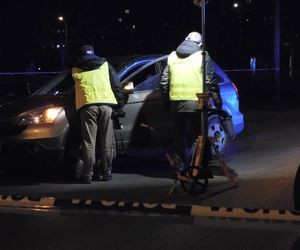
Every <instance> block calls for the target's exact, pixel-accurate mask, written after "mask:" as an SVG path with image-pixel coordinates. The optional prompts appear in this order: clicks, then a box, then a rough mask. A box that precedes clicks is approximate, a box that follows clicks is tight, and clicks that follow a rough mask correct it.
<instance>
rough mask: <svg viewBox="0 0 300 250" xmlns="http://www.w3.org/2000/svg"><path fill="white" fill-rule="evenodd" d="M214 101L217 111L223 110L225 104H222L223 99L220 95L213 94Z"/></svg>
mask: <svg viewBox="0 0 300 250" xmlns="http://www.w3.org/2000/svg"><path fill="white" fill-rule="evenodd" d="M212 99H213V102H214V105H215V107H216V109H219V110H221V109H222V106H223V103H222V98H221V95H220V93H213V94H212Z"/></svg>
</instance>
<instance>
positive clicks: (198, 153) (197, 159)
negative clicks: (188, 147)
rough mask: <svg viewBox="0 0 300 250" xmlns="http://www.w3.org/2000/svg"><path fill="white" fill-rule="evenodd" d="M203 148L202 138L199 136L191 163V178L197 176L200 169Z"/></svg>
mask: <svg viewBox="0 0 300 250" xmlns="http://www.w3.org/2000/svg"><path fill="white" fill-rule="evenodd" d="M204 146H205V140H204V136H202V135H199V136H198V139H197V146H196V150H195V152H194V154H193V157H192V163H191V166H194V168H193V171H192V176H194V177H195V176H197V175H198V174H199V169H200V165H201V162H202V156H203V152H204Z"/></svg>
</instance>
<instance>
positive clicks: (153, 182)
mask: <svg viewBox="0 0 300 250" xmlns="http://www.w3.org/2000/svg"><path fill="white" fill-rule="evenodd" d="M243 112H244V114H245V130H244V132H243V133H242V134H241V135H240V136H239V137H238V138H237V139H236V141H233V142H232V143H231V145H230V151H231V154H230V156H228V157H226V158H225V161H226V163H227V165H228V166H229V167H230V168H232V169H233V170H234V171H235V172H236V173H237V174H238V178H237V183H238V187H237V188H232V187H231V184H230V182H229V181H228V179H227V178H226V177H225V176H224V173H223V172H222V170H221V168H220V167H213V168H212V171H213V172H214V178H213V179H210V180H209V184H208V189H207V190H206V192H205V193H204V194H199V195H196V196H193V195H188V194H187V193H185V192H184V191H183V190H182V189H181V187H180V184H177V186H176V191H175V192H174V193H173V194H172V195H169V190H170V188H171V186H172V184H173V182H174V181H173V178H172V177H173V174H174V173H173V171H172V169H171V168H170V167H169V165H168V162H167V160H166V159H165V157H164V155H163V152H162V151H161V149H159V148H157V149H152V150H136V151H131V152H130V153H129V154H128V155H127V156H125V157H122V158H119V159H117V160H116V161H115V165H114V170H113V180H112V181H111V182H107V183H99V182H95V183H92V184H74V183H73V182H72V181H71V180H70V179H69V178H68V176H64V175H60V172H59V171H55V170H47V171H46V170H45V171H42V170H40V171H36V172H32V171H29V170H27V169H24V170H22V171H18V172H10V173H2V174H1V175H0V194H1V195H12V194H15V195H24V196H42V197H44V196H51V197H56V198H77V199H91V200H111V201H131V202H134V201H138V202H154V203H172V204H184V205H189V204H191V205H197V204H198V205H203V206H209V207H211V206H216V207H226V208H228V207H229V208H262V209H275V210H283V211H285V210H294V208H295V207H294V199H293V185H294V179H295V174H296V171H297V168H298V166H299V164H300V153H299V152H300V136H299V125H300V116H299V114H300V107H299V106H295V105H284V106H282V105H281V106H280V107H277V108H274V107H272V108H271V107H266V106H264V107H261V108H260V109H257V108H255V109H251V108H248V109H245V110H243ZM3 209H4V210H3ZM201 220H205V218H193V217H191V216H177V217H172V216H161V215H151V214H150V215H149V214H148V215H135V214H126V215H120V214H108V213H102V212H101V213H93V212H91V211H90V212H86V211H85V212H80V211H77V212H72V211H69V212H68V211H65V210H64V211H63V212H61V211H55V212H51V211H50V212H40V211H30V212H28V213H24V210H22V212H20V210H19V209H17V211H13V209H10V208H7V207H6V208H2V209H1V213H0V221H1V224H2V226H1V230H0V235H1V236H0V238H1V240H2V242H5V244H4V245H3V246H4V248H1V249H141V248H144V249H300V248H298V247H299V240H298V237H299V236H300V229H299V227H300V226H299V225H296V226H295V225H294V226H293V227H292V226H291V227H289V225H286V223H285V222H283V223H279V224H278V225H279V228H276V227H274V223H270V221H268V220H265V221H264V223H263V224H262V225H260V224H257V223H258V222H257V221H255V222H254V223H252V224H251V223H250V224H249V223H248V222H249V221H247V220H245V221H243V222H241V223H240V224H234V223H233V225H232V223H229V222H230V221H228V219H224V218H223V219H218V220H210V221H204V222H203V221H202V222H201ZM211 222H215V223H211ZM15 236H16V237H19V239H20V240H19V241H14V237H15ZM80 239H81V240H80Z"/></svg>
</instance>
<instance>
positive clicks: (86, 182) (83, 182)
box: [79, 176, 92, 184]
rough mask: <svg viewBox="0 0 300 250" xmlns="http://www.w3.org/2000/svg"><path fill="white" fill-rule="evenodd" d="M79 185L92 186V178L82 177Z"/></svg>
mask: <svg viewBox="0 0 300 250" xmlns="http://www.w3.org/2000/svg"><path fill="white" fill-rule="evenodd" d="M79 183H82V184H91V183H92V178H91V177H86V176H82V177H81V179H80V180H79Z"/></svg>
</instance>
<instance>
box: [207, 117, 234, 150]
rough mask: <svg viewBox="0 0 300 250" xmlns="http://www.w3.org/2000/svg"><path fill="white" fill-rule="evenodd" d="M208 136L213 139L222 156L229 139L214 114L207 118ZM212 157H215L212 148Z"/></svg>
mask: <svg viewBox="0 0 300 250" xmlns="http://www.w3.org/2000/svg"><path fill="white" fill-rule="evenodd" d="M208 136H210V137H211V138H212V139H213V141H214V143H215V145H216V146H217V148H218V150H219V152H220V154H221V155H224V154H225V152H226V148H227V144H228V141H229V137H228V135H227V133H226V130H225V127H224V125H223V124H222V123H221V120H220V118H219V116H218V115H215V114H214V115H211V116H209V117H208ZM212 155H216V153H215V151H214V149H213V148H212Z"/></svg>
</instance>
